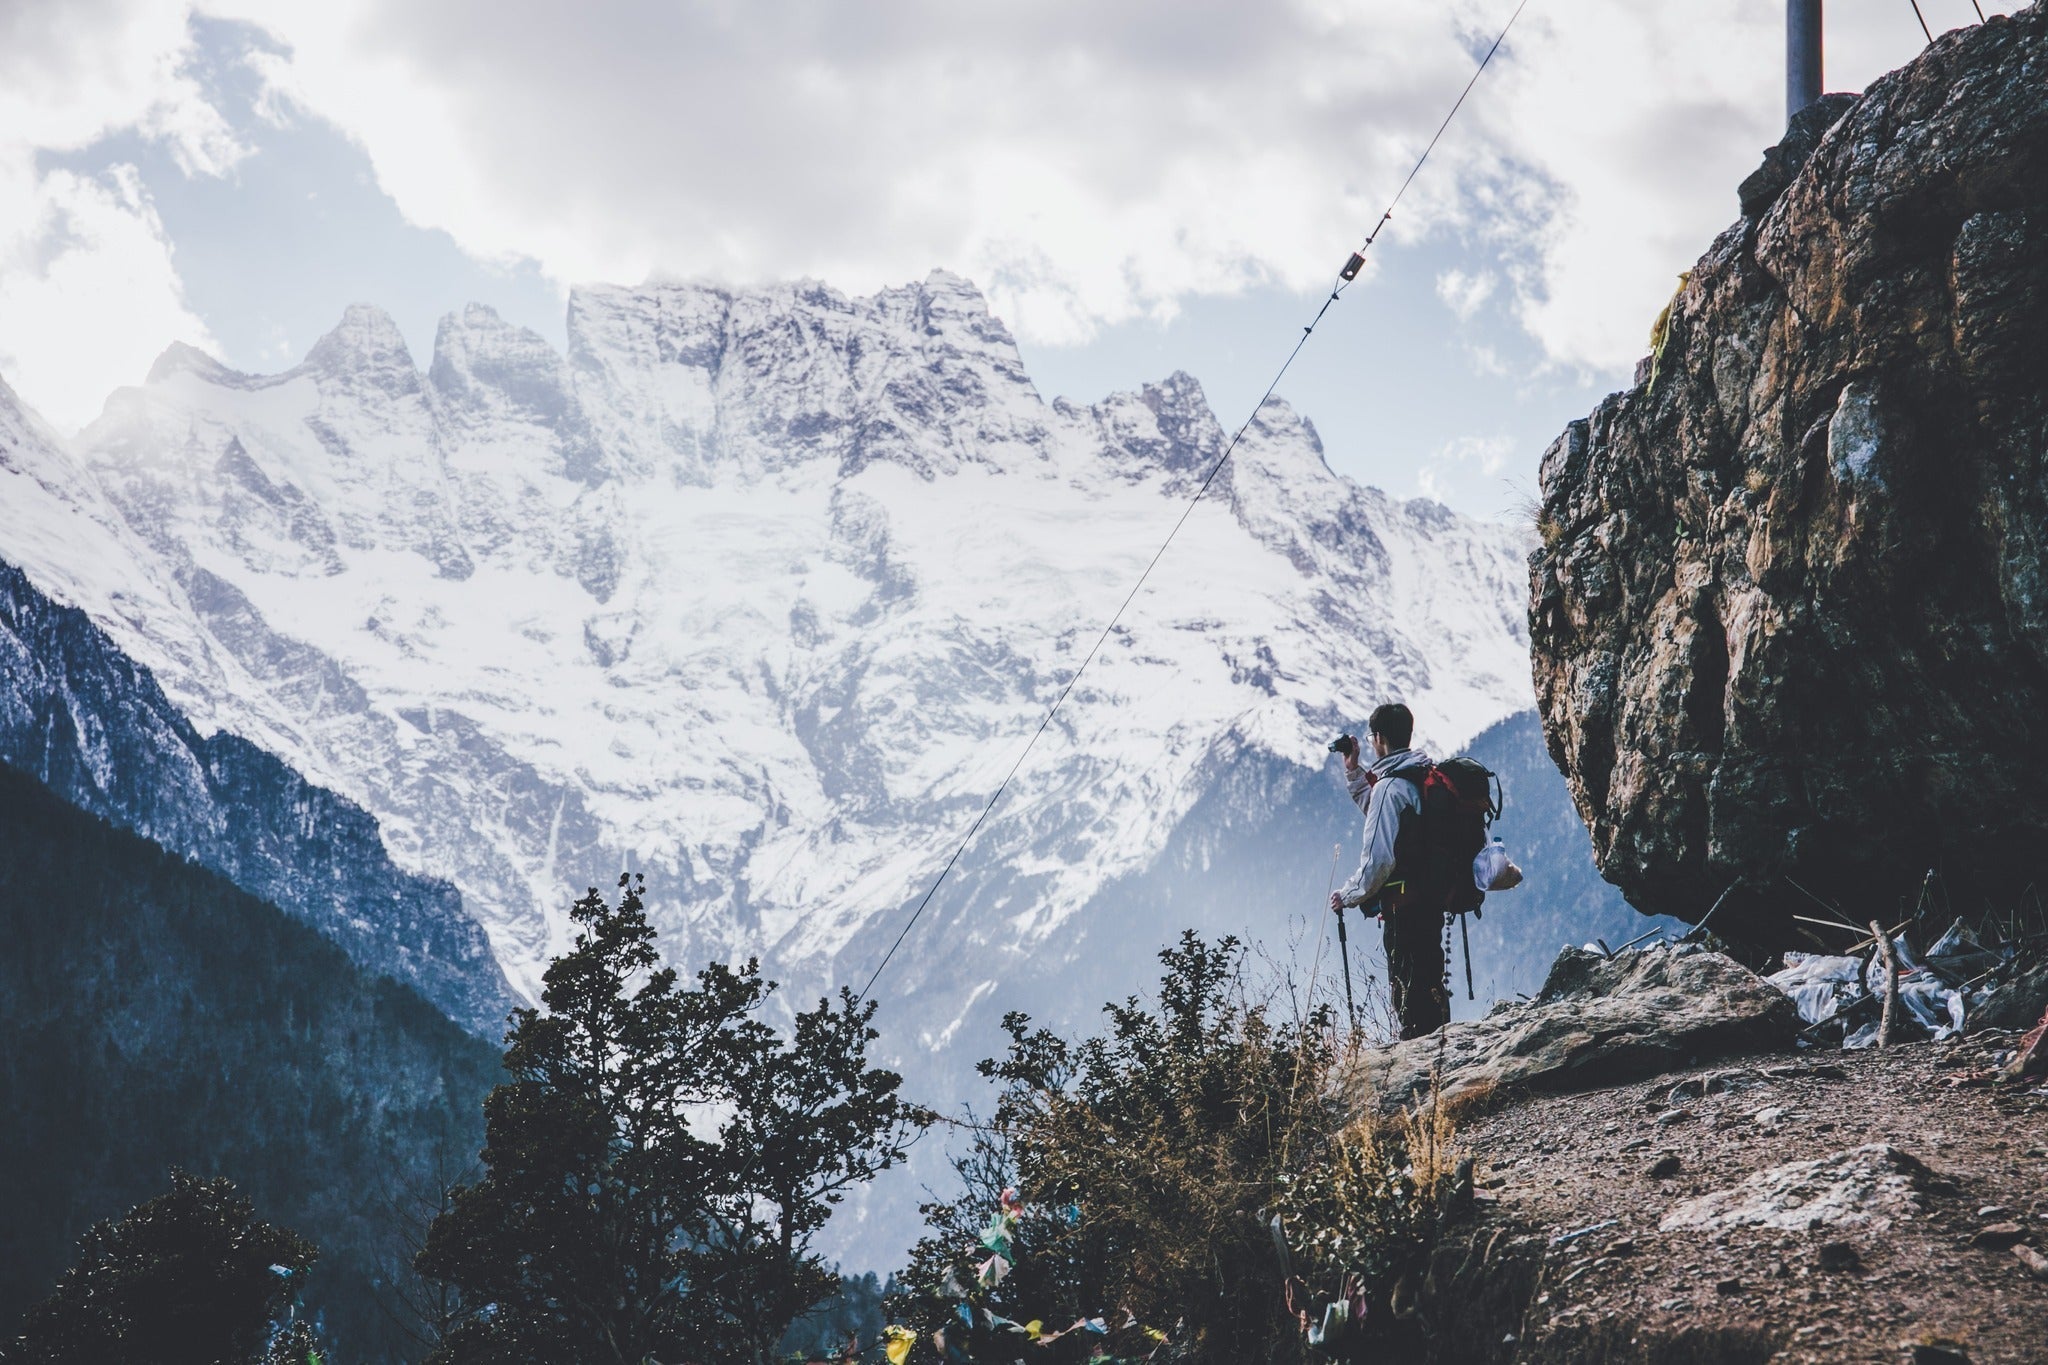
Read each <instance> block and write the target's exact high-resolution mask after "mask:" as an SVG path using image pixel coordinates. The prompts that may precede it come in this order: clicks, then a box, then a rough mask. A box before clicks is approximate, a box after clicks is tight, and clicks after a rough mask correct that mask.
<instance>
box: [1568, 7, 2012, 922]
mask: <svg viewBox="0 0 2048 1365" xmlns="http://www.w3.org/2000/svg"><path fill="white" fill-rule="evenodd" d="M1830 118H1832V119H1833V122H1832V124H1831V126H1828V127H1826V128H1824V129H1818V130H1817V129H1816V128H1815V127H1813V126H1808V125H1809V124H1815V123H1819V122H1822V121H1825V120H1827V119H1830ZM1795 163H1796V164H1795ZM1780 182H1782V188H1780ZM1743 202H1744V206H1745V208H1746V210H1747V211H1749V213H1750V214H1751V215H1752V216H1749V217H1745V218H1743V219H1742V220H1741V221H1739V222H1737V223H1736V224H1735V225H1734V226H1732V227H1730V228H1729V229H1728V230H1727V231H1726V232H1724V233H1723V234H1722V235H1721V237H1720V238H1719V239H1718V240H1716V241H1715V243H1714V244H1713V246H1712V248H1711V249H1710V250H1709V251H1708V252H1707V254H1706V255H1705V256H1704V257H1703V258H1701V260H1700V262H1699V264H1698V265H1697V266H1696V267H1695V268H1694V269H1693V271H1692V273H1691V276H1690V280H1689V282H1688V284H1687V285H1686V287H1685V288H1684V290H1683V291H1682V292H1681V294H1680V295H1679V297H1678V298H1677V299H1676V300H1675V301H1674V303H1673V306H1672V309H1671V322H1670V326H1669V330H1668V334H1667V342H1666V347H1665V351H1664V353H1663V356H1662V360H1661V363H1660V364H1659V366H1658V367H1657V368H1658V370H1659V375H1658V378H1657V382H1656V387H1655V390H1654V392H1652V391H1650V390H1649V389H1648V388H1646V387H1645V386H1643V385H1638V386H1637V387H1636V388H1634V389H1632V390H1630V391H1628V392H1625V393H1619V394H1615V395H1613V396H1611V397H1609V398H1608V399H1606V400H1605V401H1604V402H1602V403H1601V404H1600V406H1599V407H1598V408H1597V409H1596V410H1595V411H1594V412H1593V414H1592V415H1591V416H1590V417H1589V418H1587V419H1586V420H1584V421H1579V422H1574V423H1572V424H1571V426H1570V427H1569V428H1568V429H1567V430H1566V431H1565V433H1564V434H1563V435H1562V436H1561V437H1559V438H1558V440H1557V441H1556V443H1555V444H1553V445H1552V446H1551V448H1550V450H1549V452H1548V453H1547V454H1546V455H1545V456H1544V459H1543V466H1542V508H1541V513H1540V516H1539V525H1538V531H1539V539H1540V547H1539V548H1538V549H1537V550H1536V551H1535V553H1534V554H1533V556H1532V558H1531V602H1530V637H1531V645H1532V654H1533V668H1534V673H1535V681H1536V690H1537V695H1538V703H1539V708H1540V711H1541V714H1542V718H1543V722H1544V728H1545V733H1546V737H1547V739H1548V741H1549V746H1550V751H1551V754H1552V757H1553V758H1554V759H1555V760H1556V761H1557V763H1558V766H1559V767H1560V768H1561V769H1562V770H1563V772H1564V773H1565V775H1566V778H1567V780H1568V781H1569V783H1570V785H1571V788H1572V793H1573V797H1574V799H1575V801H1576V802H1577V804H1578V808H1579V811H1580V813H1581V815H1583V816H1584V817H1585V819H1586V821H1587V823H1588V825H1589V826H1590V827H1591V830H1592V834H1593V845H1594V851H1595V856H1596V858H1597V860H1598V862H1599V865H1600V868H1601V871H1602V874H1603V875H1605V876H1606V877H1607V879H1608V880H1610V881H1612V882H1614V883H1615V884H1616V885H1617V886H1619V887H1620V888H1621V890H1622V892H1623V893H1624V894H1625V895H1626V896H1627V897H1628V899H1629V900H1630V902H1631V903H1633V904H1634V905H1635V906H1636V907H1637V908H1638V909H1640V910H1643V911H1645V912H1649V913H1659V914H1669V915H1675V916H1678V917H1680V918H1683V919H1687V920H1691V921H1694V922H1698V921H1699V920H1700V919H1701V918H1702V917H1703V916H1704V915H1705V914H1707V912H1708V911H1709V910H1710V909H1712V908H1713V907H1714V906H1715V905H1716V904H1717V903H1718V904H1721V905H1722V908H1721V909H1720V910H1719V911H1717V912H1716V913H1715V920H1714V925H1713V927H1714V929H1715V930H1716V932H1718V933H1720V934H1722V935H1723V936H1724V937H1728V938H1730V939H1733V940H1737V941H1741V942H1745V943H1747V944H1749V945H1752V946H1755V947H1758V948H1764V949H1772V948H1783V947H1791V946H1799V947H1807V948H1811V947H1813V946H1815V945H1814V943H1813V941H1812V940H1811V939H1809V938H1807V937H1805V936H1804V932H1803V930H1802V926H1800V925H1799V924H1798V923H1797V922H1796V921H1794V920H1793V918H1792V915H1793V914H1794V913H1818V911H1817V910H1816V909H1815V908H1814V906H1813V900H1814V899H1816V898H1818V899H1824V900H1827V901H1829V902H1831V903H1833V904H1835V905H1838V906H1842V907H1845V908H1848V909H1851V910H1852V911H1853V912H1854V915H1853V918H1854V919H1855V920H1856V921H1857V922H1858V923H1861V922H1863V921H1864V920H1867V919H1869V918H1872V917H1875V916H1878V915H1885V916H1888V917H1891V918H1896V917H1897V916H1896V912H1897V910H1898V908H1899V907H1900V906H1901V904H1902V903H1903V904H1905V905H1906V906H1907V907H1909V908H1910V907H1911V906H1912V905H1913V904H1915V903H1916V901H1917V899H1918V897H1919V896H1920V894H1921V890H1922V887H1923V884H1924V882H1925V879H1926V878H1927V875H1928V871H1929V869H1938V871H1939V874H1940V880H1939V882H1938V883H1937V885H1936V887H1935V888H1934V889H1933V890H1932V891H1931V892H1930V894H1932V895H1934V896H1935V897H1936V899H1937V903H1940V898H1941V897H1942V896H1943V895H1945V896H1946V903H1947V904H1949V905H1952V906H1953V907H1955V908H1956V910H1957V911H1961V910H1964V909H1965V908H1967V909H1968V910H1970V911H1971V912H1972V913H1974V912H1975V911H1976V910H1977V909H1978V908H1979V907H1981V906H1982V905H1984V904H1986V903H1987V902H1988V903H1990V904H1992V905H1998V906H2006V905H2011V904H2015V903H2017V902H2018V900H2019V898H2020V896H2021V893H2022V891H2023V890H2024V888H2025V887H2027V886H2028V885H2029V884H2032V883H2036V882H2040V881H2041V880H2042V875H2043V874H2042V869H2041V865H2040V858H2039V854H2038V849H2039V846H2040V841H2039V831H2040V830H2042V829H2043V828H2048V782H2044V781H2042V780H2041V773H2042V772H2043V771H2044V769H2048V566H2044V562H2043V558H2042V551H2043V547H2044V546H2048V477H2044V476H2048V12H2044V11H2043V9H2042V8H2041V6H2039V5H2036V6H2034V7H2031V8H2029V9H2027V10H2025V11H2023V12H2021V13H2019V14H2017V15H2013V16H2011V17H2008V18H1994V19H1992V20H1991V21H1990V22H1988V23H1985V24H1983V25H1980V26H1977V27H1974V28H1969V29H1964V30H1959V31H1957V32H1955V33H1951V34H1949V35H1947V36H1945V37H1943V38H1941V39H1940V40H1939V41H1937V42H1936V43H1934V44H1933V45H1932V46H1931V47H1930V48H1929V49H1928V50H1927V51H1926V52H1925V54H1924V55H1922V56H1921V57H1919V58H1918V59H1917V60H1915V61H1914V62H1913V63H1912V64H1911V65H1909V66H1907V67H1905V68H1903V69H1901V70H1899V71H1896V72H1894V73H1892V74H1891V75H1889V76H1886V77H1884V78H1883V79H1881V80H1879V81H1877V82H1875V83H1873V84H1872V85H1871V86H1870V87H1869V89H1868V90H1867V91H1866V92H1865V94H1864V95H1863V96H1862V98H1861V99H1854V100H1832V101H1830V102H1829V103H1828V104H1827V105H1826V106H1825V107H1824V108H1823V109H1822V110H1821V112H1820V113H1818V114H1814V115H1812V116H1811V118H1810V119H1808V120H1807V121H1806V122H1805V123H1802V124H1801V125H1800V126H1798V127H1796V128H1794V129H1793V130H1791V135H1789V136H1788V139H1787V143H1786V144H1784V145H1783V146H1781V148H1778V149H1774V150H1773V154H1772V156H1771V157H1770V158H1769V159H1768V160H1767V164H1766V166H1765V167H1764V169H1763V170H1762V171H1760V172H1759V175H1758V176H1757V177H1752V179H1751V182H1749V183H1748V184H1746V185H1745V190H1744V194H1743ZM1724 897H1725V898H1724Z"/></svg>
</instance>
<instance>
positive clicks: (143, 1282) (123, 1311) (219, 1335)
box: [8, 1171, 319, 1365]
mask: <svg viewBox="0 0 2048 1365" xmlns="http://www.w3.org/2000/svg"><path fill="white" fill-rule="evenodd" d="M80 1249H81V1252H82V1254H81V1256H80V1258H79V1260H78V1263H77V1264H75V1265H73V1266H72V1267H71V1268H70V1269H69V1270H67V1271H65V1272H64V1274H63V1276H62V1277H61V1278H60V1279H59V1280H58V1281H57V1290H56V1292H55V1293H54V1294H52V1295H51V1296H50V1297H49V1298H48V1299H46V1300H45V1301H44V1302H43V1303H41V1304H39V1305H38V1306H36V1307H35V1308H33V1309H31V1310H30V1311H29V1314H28V1317H27V1319H26V1321H25V1322H24V1323H23V1325H22V1326H23V1330H22V1335H21V1338H20V1340H19V1341H18V1342H17V1343H16V1345H15V1349H14V1350H13V1351H11V1352H9V1354H8V1359H9V1360H10V1361H18V1362H22V1365H108V1362H118V1361H148V1362H150V1363H151V1365H256V1363H257V1362H258V1361H259V1360H265V1359H268V1358H269V1357H268V1355H267V1350H266V1348H267V1347H268V1346H269V1344H270V1340H271V1336H272V1333H273V1323H275V1322H276V1321H277V1320H278V1319H280V1318H282V1317H284V1316H285V1315H286V1313H287V1312H288V1311H289V1310H290V1307H291V1304H292V1298H293V1288H294V1286H295V1284H296V1282H297V1279H298V1277H299V1276H300V1275H302V1274H303V1273H304V1272H305V1269H306V1267H307V1266H309V1265H311V1264H312V1263H313V1261H314V1259H315V1258H316V1257H317V1256H318V1255H319V1252H318V1251H317V1250H316V1249H315V1248H314V1247H313V1245H312V1243H310V1242H308V1241H306V1240H305V1239H304V1238H302V1237H300V1236H299V1235H298V1234H297V1233H294V1232H290V1231H287V1230H286V1229H284V1228H278V1227H272V1226H271V1225H270V1224H268V1223H265V1222H263V1221H262V1220H260V1219H258V1218H257V1217H256V1212H255V1209H254V1208H253V1207H252V1206H251V1205H250V1203H249V1201H248V1200H246V1199H244V1198H243V1197H242V1196H241V1195H240V1194H239V1193H237V1192H236V1190H235V1187H234V1185H233V1184H231V1183H230V1182H228V1181H226V1180H199V1179H197V1178H195V1177H193V1176H190V1175H187V1174H186V1173H185V1172H183V1171H173V1172H172V1173H171V1190H170V1193H168V1194H164V1195H160V1196H158V1197H157V1198H155V1199H152V1200H149V1201H148V1202H147V1203H144V1204H139V1205H137V1206H136V1207H135V1208H133V1209H131V1210H129V1212H128V1213H127V1214H126V1215H125V1216H123V1217H122V1218H121V1220H120V1221H119V1222H112V1223H99V1224H96V1225H95V1226H94V1227H93V1228H92V1229H91V1230H90V1231H88V1232H87V1233H86V1234H85V1237H84V1239H83V1240H82V1242H81V1244H80ZM292 1340H296V1341H298V1342H300V1343H301V1345H302V1346H303V1348H304V1349H303V1350H301V1352H300V1354H299V1355H298V1356H296V1357H291V1356H280V1357H277V1358H278V1359H280V1360H286V1359H289V1360H291V1361H292V1362H293V1365H302V1362H303V1361H304V1359H305V1351H306V1350H311V1349H312V1348H313V1340H312V1336H311V1333H310V1332H309V1331H306V1330H304V1329H303V1327H301V1329H300V1331H299V1334H298V1335H297V1336H296V1337H293V1338H292Z"/></svg>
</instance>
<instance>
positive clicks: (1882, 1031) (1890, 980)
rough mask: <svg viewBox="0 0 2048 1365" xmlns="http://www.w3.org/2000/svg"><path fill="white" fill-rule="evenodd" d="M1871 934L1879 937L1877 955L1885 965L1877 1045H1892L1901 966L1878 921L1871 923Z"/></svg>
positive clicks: (1889, 940)
mask: <svg viewBox="0 0 2048 1365" xmlns="http://www.w3.org/2000/svg"><path fill="white" fill-rule="evenodd" d="M1870 932H1871V933H1872V934H1874V935H1875V936H1876V937H1877V955H1878V958H1879V959H1880V960H1881V961H1882V962H1883V963H1884V1015H1883V1017H1881V1018H1880V1019H1879V1020H1878V1023H1877V1045H1878V1046H1879V1047H1890V1046H1891V1045H1892V1012H1893V1011H1894V1010H1895V1009H1897V1008H1898V1004H1899V964H1898V962H1897V960H1896V959H1894V958H1893V956H1892V939H1891V935H1890V934H1887V933H1886V932H1885V931H1884V930H1883V929H1882V928H1880V927H1879V925H1878V922H1877V921H1876V920H1872V921H1871V922H1870Z"/></svg>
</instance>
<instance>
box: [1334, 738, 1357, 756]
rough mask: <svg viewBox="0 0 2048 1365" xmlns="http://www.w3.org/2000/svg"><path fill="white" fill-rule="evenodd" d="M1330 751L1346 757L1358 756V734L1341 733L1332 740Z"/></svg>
mask: <svg viewBox="0 0 2048 1365" xmlns="http://www.w3.org/2000/svg"><path fill="white" fill-rule="evenodd" d="M1330 752H1331V753H1333V754H1343V755H1344V756H1345V757H1346V758H1356V757H1358V736H1356V735H1339V736H1337V737H1336V738H1335V739H1333V740H1331V741H1330Z"/></svg>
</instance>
